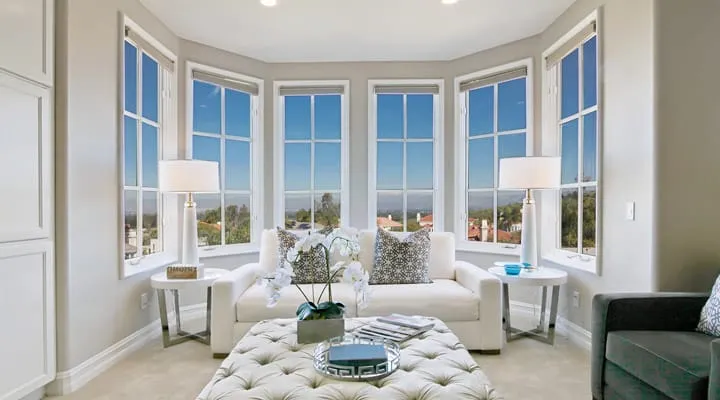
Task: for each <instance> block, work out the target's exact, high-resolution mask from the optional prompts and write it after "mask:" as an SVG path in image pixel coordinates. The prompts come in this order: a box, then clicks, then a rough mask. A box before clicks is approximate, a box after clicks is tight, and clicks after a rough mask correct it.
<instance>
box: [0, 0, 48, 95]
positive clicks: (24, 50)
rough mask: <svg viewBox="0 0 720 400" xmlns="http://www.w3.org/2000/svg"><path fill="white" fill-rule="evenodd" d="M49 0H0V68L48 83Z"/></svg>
mask: <svg viewBox="0 0 720 400" xmlns="http://www.w3.org/2000/svg"><path fill="white" fill-rule="evenodd" d="M54 19H55V7H54V2H53V0H1V1H0V68H2V69H5V70H8V71H11V72H13V73H15V74H18V75H20V76H23V77H26V78H29V79H32V80H34V81H37V82H41V83H44V84H46V85H48V86H52V83H53V64H54V39H53V37H54V35H53V29H54V24H53V21H54Z"/></svg>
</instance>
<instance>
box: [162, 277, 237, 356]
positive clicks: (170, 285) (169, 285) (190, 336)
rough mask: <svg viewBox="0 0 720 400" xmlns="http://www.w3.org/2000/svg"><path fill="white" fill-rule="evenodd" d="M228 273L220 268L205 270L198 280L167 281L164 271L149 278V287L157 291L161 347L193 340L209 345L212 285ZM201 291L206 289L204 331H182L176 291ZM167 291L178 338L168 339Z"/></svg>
mask: <svg viewBox="0 0 720 400" xmlns="http://www.w3.org/2000/svg"><path fill="white" fill-rule="evenodd" d="M227 272H228V271H227V270H225V269H220V268H205V273H204V274H203V277H202V278H198V279H168V278H167V275H166V274H165V271H163V272H159V273H157V274H155V275H153V276H152V278H150V286H152V288H153V289H155V290H157V295H158V305H159V306H160V323H161V325H162V333H163V347H170V346H173V345H176V344H180V343H183V342H187V341H188V340H195V341H198V342H201V343H205V344H210V306H211V301H212V284H213V282H215V280H216V279H218V278H219V277H221V276H223V275H224V274H226V273H227ZM193 288H197V289H202V288H207V307H206V313H207V315H206V317H205V330H204V331H202V332H197V333H189V332H186V331H184V330H183V329H182V326H181V325H180V301H179V296H178V291H179V290H180V289H193ZM166 290H169V291H170V292H171V293H172V295H173V303H175V324H176V328H177V334H178V336H179V337H177V338H171V337H170V327H169V325H168V310H167V303H166V301H165V291H166Z"/></svg>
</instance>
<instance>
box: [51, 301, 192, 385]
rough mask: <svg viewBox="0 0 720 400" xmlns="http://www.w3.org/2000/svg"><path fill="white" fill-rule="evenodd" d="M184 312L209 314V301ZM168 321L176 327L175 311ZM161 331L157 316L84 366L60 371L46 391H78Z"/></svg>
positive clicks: (183, 311)
mask: <svg viewBox="0 0 720 400" xmlns="http://www.w3.org/2000/svg"><path fill="white" fill-rule="evenodd" d="M180 312H181V314H182V316H183V318H184V319H185V320H192V319H196V318H202V317H204V316H205V304H193V305H190V306H185V307H181V308H180ZM168 320H169V321H173V322H171V323H170V327H171V328H172V327H173V326H175V324H174V321H175V313H168ZM161 334H162V330H161V329H160V319H156V320H155V321H153V322H151V323H150V324H148V325H147V326H145V327H143V328H140V329H139V330H137V331H135V332H133V333H132V334H130V335H129V336H127V337H126V338H124V339H122V340H120V341H119V342H117V343H115V344H113V345H112V346H110V347H108V348H107V349H105V350H103V351H101V352H100V353H98V354H96V355H94V356H92V357H90V358H89V359H87V360H85V361H84V362H82V363H81V364H80V365H78V366H76V367H74V368H72V369H70V370H67V371H59V372H58V373H57V376H56V378H55V380H54V381H52V382H50V383H49V384H48V385H47V386H46V387H45V393H46V394H48V395H52V396H63V395H67V394H69V393H72V392H75V391H77V390H78V389H80V388H81V387H83V386H85V385H86V384H87V383H88V382H90V381H91V380H93V379H94V378H96V377H97V376H98V375H100V374H102V373H103V372H105V371H107V370H108V369H110V368H111V367H113V366H114V365H116V364H118V363H119V362H120V361H122V360H124V359H125V358H127V357H128V356H129V355H131V354H132V353H134V352H135V351H137V350H139V349H140V348H142V347H143V346H145V345H146V344H148V343H149V342H151V341H153V340H154V339H156V338H158V337H160V335H161Z"/></svg>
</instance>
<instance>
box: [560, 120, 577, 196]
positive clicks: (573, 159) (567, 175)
mask: <svg viewBox="0 0 720 400" xmlns="http://www.w3.org/2000/svg"><path fill="white" fill-rule="evenodd" d="M560 143H561V144H560V145H561V150H560V157H561V160H562V161H561V164H562V170H561V172H560V183H562V184H566V183H576V182H578V120H576V119H574V120H572V121H569V122H566V123H564V124H563V125H562V130H561V136H560Z"/></svg>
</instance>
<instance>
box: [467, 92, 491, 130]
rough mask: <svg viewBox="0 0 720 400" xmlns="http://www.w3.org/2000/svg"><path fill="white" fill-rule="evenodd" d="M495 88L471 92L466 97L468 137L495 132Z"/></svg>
mask: <svg viewBox="0 0 720 400" xmlns="http://www.w3.org/2000/svg"><path fill="white" fill-rule="evenodd" d="M494 91H495V86H486V87H482V88H478V89H475V90H471V91H470V94H469V95H468V116H469V117H468V120H469V123H468V125H469V130H470V131H469V132H468V136H476V135H485V134H488V133H492V132H493V131H494V130H495V126H494V125H495V124H494V123H493V119H494V109H493V107H494V103H495V99H494V98H493V97H494V95H495V92H494Z"/></svg>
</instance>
